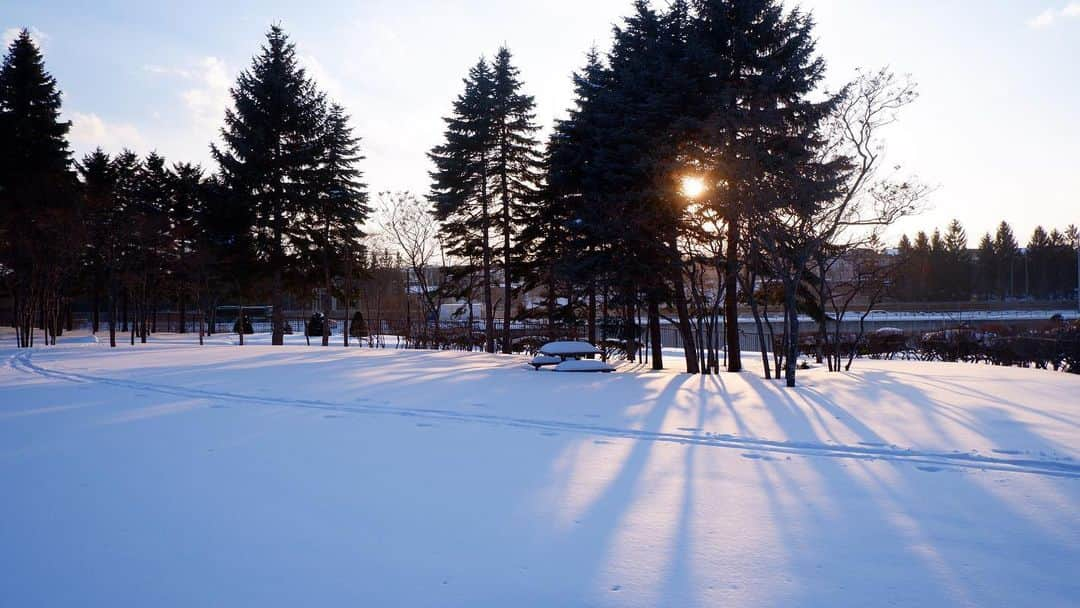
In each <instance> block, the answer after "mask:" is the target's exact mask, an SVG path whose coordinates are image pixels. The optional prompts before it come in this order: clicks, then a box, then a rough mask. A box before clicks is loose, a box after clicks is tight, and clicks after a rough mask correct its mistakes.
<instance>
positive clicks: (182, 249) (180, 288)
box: [168, 163, 207, 333]
mask: <svg viewBox="0 0 1080 608" xmlns="http://www.w3.org/2000/svg"><path fill="white" fill-rule="evenodd" d="M171 176H172V181H171V183H170V185H169V186H170V194H171V198H170V206H169V209H168V218H169V266H170V268H172V271H173V274H174V280H175V287H176V289H175V293H176V298H177V309H178V311H179V329H180V333H185V332H186V331H187V311H188V307H187V305H188V303H189V298H194V301H195V302H196V303H198V301H199V297H198V296H199V294H200V293H201V289H200V288H201V282H202V275H203V273H204V271H205V268H206V267H205V264H206V262H207V259H206V257H205V254H206V251H205V247H204V243H205V241H204V239H203V236H204V234H203V231H202V229H203V226H202V225H201V223H200V221H199V220H200V218H201V216H202V214H203V212H204V206H205V205H206V183H205V179H204V177H203V170H202V167H200V166H198V165H193V164H191V163H177V164H175V165H173V168H172V173H171ZM200 327H201V325H200Z"/></svg>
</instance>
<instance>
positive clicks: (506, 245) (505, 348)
mask: <svg viewBox="0 0 1080 608" xmlns="http://www.w3.org/2000/svg"><path fill="white" fill-rule="evenodd" d="M505 180H506V177H505V176H504V177H503V183H504V184H505V183H506V182H505ZM508 196H509V195H508V194H507V193H506V192H505V186H504V192H503V205H502V216H503V217H502V219H503V331H502V352H503V354H505V355H509V354H510V353H511V352H512V349H511V348H510V308H511V304H512V302H511V300H510V294H511V287H510V279H511V273H510V200H509V198H508Z"/></svg>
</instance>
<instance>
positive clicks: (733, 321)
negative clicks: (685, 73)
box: [690, 0, 832, 371]
mask: <svg viewBox="0 0 1080 608" xmlns="http://www.w3.org/2000/svg"><path fill="white" fill-rule="evenodd" d="M691 5H692V7H693V8H694V9H695V10H694V12H695V15H696V17H695V19H694V25H693V33H692V35H691V42H690V48H691V49H692V55H691V59H692V63H693V64H694V65H696V66H697V68H698V70H697V72H696V74H697V79H698V82H699V83H700V87H701V88H702V90H703V91H704V95H702V96H701V97H700V103H699V104H698V105H697V112H696V116H697V119H698V120H699V127H698V132H699V135H698V137H696V138H695V140H696V141H697V142H698V145H699V146H700V148H701V155H702V157H703V161H704V163H705V165H706V166H707V167H708V168H709V173H710V174H711V175H714V176H717V182H718V183H717V184H715V186H716V187H715V188H713V189H712V196H711V197H710V200H709V201H708V202H709V204H711V205H713V206H714V208H715V210H716V211H717V212H718V213H720V214H722V215H723V217H725V218H726V223H727V233H726V235H725V236H726V243H725V245H726V253H725V257H726V268H725V277H724V293H725V298H726V299H725V315H726V328H727V346H728V353H729V358H728V370H729V371H739V370H741V368H742V364H741V360H740V351H739V336H738V299H737V274H738V257H739V251H740V247H741V245H740V243H741V241H742V236H743V235H742V229H743V224H744V218H745V217H747V216H750V215H754V214H758V213H761V212H762V211H763V210H767V209H768V208H769V207H772V206H774V205H775V200H776V197H775V196H774V193H771V192H770V188H765V187H762V186H763V185H764V184H766V183H768V182H769V181H770V178H769V177H768V174H770V173H771V174H772V175H774V176H775V175H785V174H786V175H788V176H791V175H794V174H796V173H797V171H795V169H794V168H793V167H792V166H791V165H792V163H796V162H799V161H800V160H803V159H806V158H807V157H808V156H812V151H811V147H812V146H813V144H814V141H813V138H812V137H810V136H809V135H812V134H814V132H815V127H816V125H818V124H820V123H821V121H822V120H823V119H824V117H825V115H826V114H827V112H828V111H829V110H830V108H831V107H832V105H831V104H832V102H831V100H827V101H826V102H814V101H811V100H810V99H809V95H810V94H811V93H812V92H813V91H814V90H815V89H816V88H817V86H818V84H819V83H820V81H821V78H822V77H823V73H824V68H825V65H824V61H823V60H822V59H821V58H820V57H817V56H816V55H815V53H814V47H815V41H814V38H813V32H812V29H813V21H812V20H811V19H810V17H809V16H808V15H806V14H804V13H802V12H801V11H799V10H798V9H795V10H791V11H785V10H784V7H783V5H782V4H781V3H780V2H779V0H694V1H693V2H691ZM720 176H723V180H722V183H721V180H720V179H719V177H720ZM790 365H792V366H793V365H794V362H790ZM792 369H794V368H792Z"/></svg>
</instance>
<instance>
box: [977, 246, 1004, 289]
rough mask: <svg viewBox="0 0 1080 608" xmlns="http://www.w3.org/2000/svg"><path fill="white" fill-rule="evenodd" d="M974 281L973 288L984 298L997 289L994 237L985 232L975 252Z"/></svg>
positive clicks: (996, 261)
mask: <svg viewBox="0 0 1080 608" xmlns="http://www.w3.org/2000/svg"><path fill="white" fill-rule="evenodd" d="M976 256H977V258H976V264H975V272H976V277H977V278H976V281H975V289H976V290H977V291H978V293H979V295H980V296H981V297H984V298H989V297H992V296H993V295H994V294H995V293H996V290H997V281H998V260H997V252H996V251H995V250H994V239H993V238H992V237H991V236H990V233H989V232H987V233H986V234H984V235H983V237H982V239H981V240H980V241H979V249H978V251H977V253H976Z"/></svg>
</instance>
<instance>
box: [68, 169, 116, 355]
mask: <svg viewBox="0 0 1080 608" xmlns="http://www.w3.org/2000/svg"><path fill="white" fill-rule="evenodd" d="M78 169H79V173H80V174H81V176H82V181H83V208H84V210H85V216H84V217H85V220H86V226H87V229H88V238H87V252H86V253H87V257H88V259H89V264H88V265H89V266H90V267H91V268H92V269H93V272H94V274H95V275H96V277H95V286H94V288H95V296H96V295H97V291H96V290H97V289H98V288H99V287H98V282H99V281H100V284H101V285H102V287H103V289H104V291H105V295H106V307H107V316H108V323H109V346H111V347H114V348H115V347H116V328H117V326H116V322H117V319H116V314H117V310H116V306H117V282H118V280H119V277H118V274H119V271H120V268H119V265H120V260H121V252H122V250H123V245H122V240H123V239H124V238H125V236H124V233H125V228H124V215H123V210H122V209H121V208H120V205H119V200H118V198H117V196H116V186H117V175H116V170H115V167H114V166H113V161H112V159H111V158H110V157H109V155H108V154H106V153H105V152H103V151H102V150H101V148H97V149H96V150H94V151H93V152H92V153H90V154H87V155H86V156H84V157H83V159H82V162H81V163H79V165H78ZM94 306H95V311H94V312H95V314H96V313H97V303H96V297H95V305H94Z"/></svg>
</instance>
